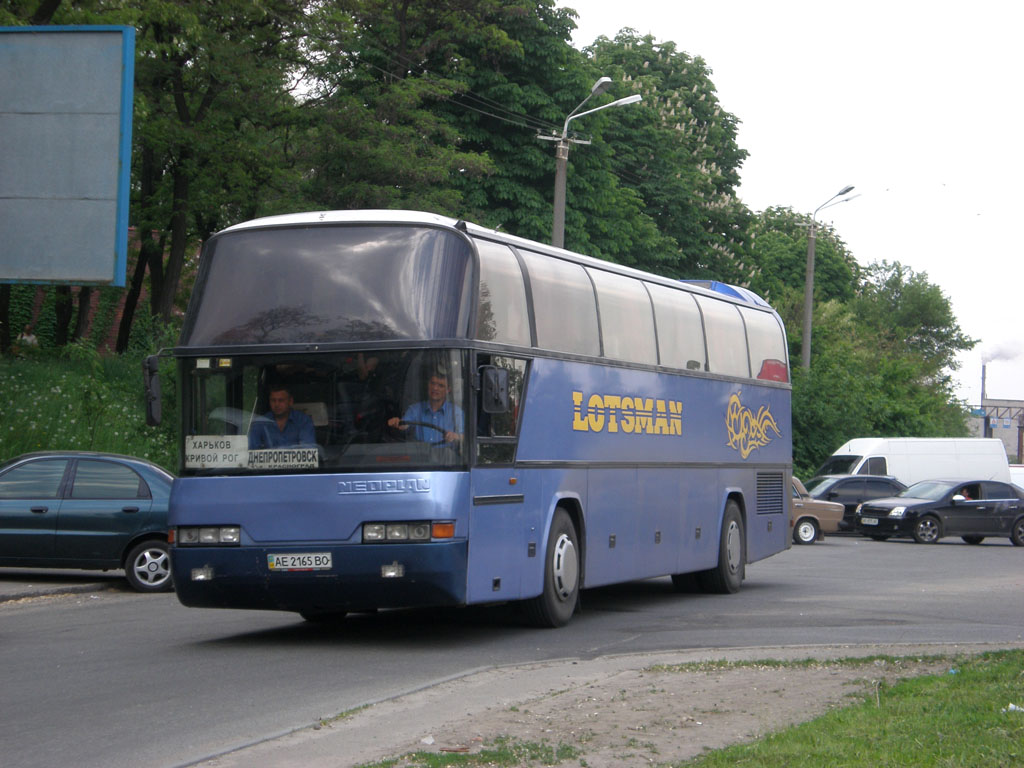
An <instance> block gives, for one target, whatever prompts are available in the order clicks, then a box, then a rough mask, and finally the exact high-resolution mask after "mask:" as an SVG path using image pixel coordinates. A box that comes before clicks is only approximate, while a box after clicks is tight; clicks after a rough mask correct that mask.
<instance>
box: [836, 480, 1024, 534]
mask: <svg viewBox="0 0 1024 768" xmlns="http://www.w3.org/2000/svg"><path fill="white" fill-rule="evenodd" d="M855 527H856V530H857V532H858V533H863V534H864V535H865V536H870V537H871V538H872V539H877V540H885V539H888V538H890V537H892V536H912V537H913V538H914V541H916V542H918V543H920V544H934V543H935V542H936V541H938V540H939V539H941V538H942V537H943V536H959V537H960V538H962V539H963V540H964V541H966V542H967V543H968V544H980V543H981V542H982V541H983V540H984V539H985V537H986V536H1008V537H1009V539H1010V541H1012V542H1013V545H1014V546H1016V547H1022V546H1024V490H1021V489H1020V488H1017V487H1016V486H1013V485H1010V484H1009V483H999V482H995V481H993V480H925V481H923V482H920V483H915V484H914V485H912V486H910V487H909V488H908V489H907V490H905V491H904V492H903V493H901V494H900V495H899V496H896V497H894V498H890V499H875V500H874V501H869V502H865V503H864V504H861V506H860V509H858V510H857V516H856V521H855Z"/></svg>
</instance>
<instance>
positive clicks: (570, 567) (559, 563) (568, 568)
mask: <svg viewBox="0 0 1024 768" xmlns="http://www.w3.org/2000/svg"><path fill="white" fill-rule="evenodd" d="M551 566H552V572H553V575H554V580H555V594H557V595H558V597H559V599H560V600H563V601H564V600H568V599H569V597H570V596H571V595H572V593H573V591H574V590H575V589H576V579H577V578H578V577H579V560H578V559H577V557H576V547H575V546H573V543H572V539H570V538H569V537H568V536H567V535H566V534H564V533H563V534H562V535H561V536H559V537H558V541H556V542H555V553H554V560H553V561H552V563H551Z"/></svg>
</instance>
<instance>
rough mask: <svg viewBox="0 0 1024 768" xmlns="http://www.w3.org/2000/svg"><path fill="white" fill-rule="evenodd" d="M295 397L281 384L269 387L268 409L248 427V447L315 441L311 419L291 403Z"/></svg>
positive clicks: (290, 445) (300, 443)
mask: <svg viewBox="0 0 1024 768" xmlns="http://www.w3.org/2000/svg"><path fill="white" fill-rule="evenodd" d="M294 405H295V399H294V398H293V397H292V395H291V393H290V392H289V391H288V388H287V387H285V386H273V387H271V389H270V410H269V411H268V412H267V413H265V414H264V417H263V418H262V419H259V420H256V419H254V420H253V422H252V425H251V426H250V427H249V448H250V449H257V448H283V447H295V446H300V445H316V431H315V430H314V429H313V420H312V419H311V418H310V417H309V416H307V415H306V414H305V413H303V412H302V411H296V410H295V409H294V408H293V407H292V406H294Z"/></svg>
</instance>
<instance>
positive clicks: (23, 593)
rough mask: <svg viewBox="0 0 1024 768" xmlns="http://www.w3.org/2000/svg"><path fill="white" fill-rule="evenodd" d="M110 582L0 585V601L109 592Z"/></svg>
mask: <svg viewBox="0 0 1024 768" xmlns="http://www.w3.org/2000/svg"><path fill="white" fill-rule="evenodd" d="M114 586H115V585H114V584H113V583H112V582H90V583H88V584H52V585H47V586H39V585H36V584H24V585H22V584H19V585H17V586H13V585H12V586H10V587H7V588H5V587H6V585H0V603H11V602H14V601H16V600H26V599H31V598H37V597H56V596H58V595H75V594H82V593H84V592H109V591H110V590H112V589H114Z"/></svg>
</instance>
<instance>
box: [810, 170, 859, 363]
mask: <svg viewBox="0 0 1024 768" xmlns="http://www.w3.org/2000/svg"><path fill="white" fill-rule="evenodd" d="M852 191H853V185H852V184H851V185H849V186H846V187H843V188H842V189H840V190H839V191H838V192H836V193H835V194H834V195H832V197H830V198H829V199H828V200H826V201H825V202H824V203H822V204H821V205H819V206H818V207H817V208H815V209H814V213H812V214H811V228H810V230H809V231H808V232H807V276H806V277H805V278H804V337H803V345H802V347H801V355H802V356H803V365H804V370H805V371H809V370H811V314H812V312H813V310H814V241H815V240H816V239H817V235H816V234H815V231H814V219H815V217H816V216H817V215H818V211H820V210H821V209H822V208H828V207H829V206H831V205H838V204H839V203H845V202H846V201H847V200H849V199H850V198H848V197H847V198H845V199H843V200H836V198H837V197H842V196H843V195H848V194H850V192H852ZM833 201H835V202H833Z"/></svg>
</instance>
